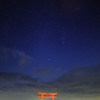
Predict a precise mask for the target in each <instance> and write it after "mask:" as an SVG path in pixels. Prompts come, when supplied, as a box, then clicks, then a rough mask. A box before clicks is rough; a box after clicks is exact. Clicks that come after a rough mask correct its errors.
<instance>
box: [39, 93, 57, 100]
mask: <svg viewBox="0 0 100 100" xmlns="http://www.w3.org/2000/svg"><path fill="white" fill-rule="evenodd" d="M38 94H39V95H41V96H38V98H41V99H40V100H43V98H52V100H54V98H58V97H56V96H54V95H57V94H58V92H55V93H44V92H38Z"/></svg>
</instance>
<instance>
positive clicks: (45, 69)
mask: <svg viewBox="0 0 100 100" xmlns="http://www.w3.org/2000/svg"><path fill="white" fill-rule="evenodd" d="M49 71H50V69H47V68H43V69H38V70H35V71H34V73H35V74H43V73H47V72H49Z"/></svg>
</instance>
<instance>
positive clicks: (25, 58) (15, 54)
mask: <svg viewBox="0 0 100 100" xmlns="http://www.w3.org/2000/svg"><path fill="white" fill-rule="evenodd" d="M0 61H1V62H2V63H3V65H4V64H13V63H14V64H15V65H17V66H18V67H22V68H24V67H28V66H30V65H32V63H33V62H34V59H33V57H31V56H29V55H27V54H25V53H24V52H21V51H19V50H14V49H10V48H6V47H1V46H0Z"/></svg>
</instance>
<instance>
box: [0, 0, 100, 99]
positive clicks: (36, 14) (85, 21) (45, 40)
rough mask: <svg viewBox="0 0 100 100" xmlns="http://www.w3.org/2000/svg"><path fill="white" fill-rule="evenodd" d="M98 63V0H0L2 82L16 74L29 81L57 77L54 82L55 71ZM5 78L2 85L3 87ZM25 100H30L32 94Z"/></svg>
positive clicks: (99, 6)
mask: <svg viewBox="0 0 100 100" xmlns="http://www.w3.org/2000/svg"><path fill="white" fill-rule="evenodd" d="M97 65H100V4H99V1H98V0H28V1H26V0H1V1H0V75H1V77H0V81H1V80H3V79H5V80H6V81H7V86H9V87H11V86H12V85H13V84H17V83H16V82H15V80H14V83H9V82H8V80H13V79H17V78H18V77H19V76H20V81H21V82H22V81H23V82H24V85H25V83H27V82H31V84H30V85H29V83H28V86H29V87H33V83H34V84H35V85H36V84H37V83H36V82H37V81H39V84H40V83H41V84H42V85H43V83H45V84H46V82H51V81H54V80H56V79H57V80H56V81H55V82H56V84H58V83H59V81H58V80H60V77H61V76H63V74H66V73H67V72H69V71H70V70H73V69H77V68H79V70H78V72H79V71H80V68H83V67H85V68H88V67H89V68H90V69H91V68H92V67H90V66H97ZM96 68H97V67H96ZM99 69H100V68H99ZM92 71H93V70H92ZM92 71H91V73H92ZM96 71H97V70H96ZM86 72H87V70H86ZM84 73H85V72H84ZM75 75H76V74H75ZM7 76H8V77H7ZM12 76H13V77H12ZM64 77H65V76H64ZM62 79H63V78H62ZM26 81H27V82H26ZM4 83H5V81H4V82H2V83H1V88H2V87H3V89H8V88H7V86H6V87H4V86H3V84H4ZM75 83H76V82H75ZM49 84H51V83H49ZM52 84H53V83H52ZM59 84H60V83H59ZM46 85H47V84H46ZM61 85H62V83H61ZM21 86H22V83H21V84H20V86H19V85H18V84H17V87H18V88H19V87H21ZM47 86H48V85H47ZM50 86H51V85H50ZM50 86H49V87H50ZM29 87H28V89H30V88H29ZM40 87H44V86H40ZM18 88H16V89H18ZM44 88H45V87H44ZM56 88H57V87H56ZM14 90H15V87H14ZM0 91H2V89H1V90H0ZM23 91H24V90H23ZM36 91H38V87H36ZM1 93H2V92H1ZM11 93H12V92H11ZM5 94H6V93H5ZM3 95H4V93H2V98H4V97H3ZM14 95H20V94H14ZM29 95H31V94H29ZM29 95H28V96H29ZM7 98H8V97H7ZM7 98H6V97H5V99H4V100H6V99H7ZM12 98H13V97H12ZM10 99H11V98H10ZM17 99H18V98H17ZM17 99H16V100H17ZM19 100H20V99H19ZM21 100H25V98H24V99H21ZM28 100H32V99H31V96H30V98H28ZM69 100H70V99H69ZM76 100H80V99H76ZM91 100H92V99H91Z"/></svg>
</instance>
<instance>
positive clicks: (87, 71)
mask: <svg viewBox="0 0 100 100" xmlns="http://www.w3.org/2000/svg"><path fill="white" fill-rule="evenodd" d="M99 73H100V65H98V66H91V67H84V68H75V69H72V70H70V71H69V72H67V73H66V74H64V75H62V76H61V77H59V78H58V79H56V80H54V81H51V82H48V83H38V81H39V80H40V79H39V78H36V79H34V78H32V77H31V76H28V75H25V74H22V73H3V72H2V73H0V80H1V79H2V80H6V81H9V80H12V81H11V83H10V85H9V84H8V83H7V82H5V81H4V82H5V83H7V84H6V85H2V87H1V88H0V90H1V91H21V92H31V93H37V92H39V91H40V92H58V93H59V94H58V95H59V98H58V99H59V100H60V99H61V98H69V100H74V99H75V98H79V100H81V98H84V99H85V100H86V98H89V99H90V100H94V99H93V98H95V97H96V98H97V97H98V98H100V76H99V75H100V74H99ZM12 76H13V77H12ZM4 82H3V83H4ZM0 84H1V82H0ZM11 84H12V85H11ZM0 86H1V85H0ZM71 98H73V99H71ZM84 99H83V100H84ZM76 100H77V99H76ZM87 100H88V99H87ZM97 100H99V99H97Z"/></svg>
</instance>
